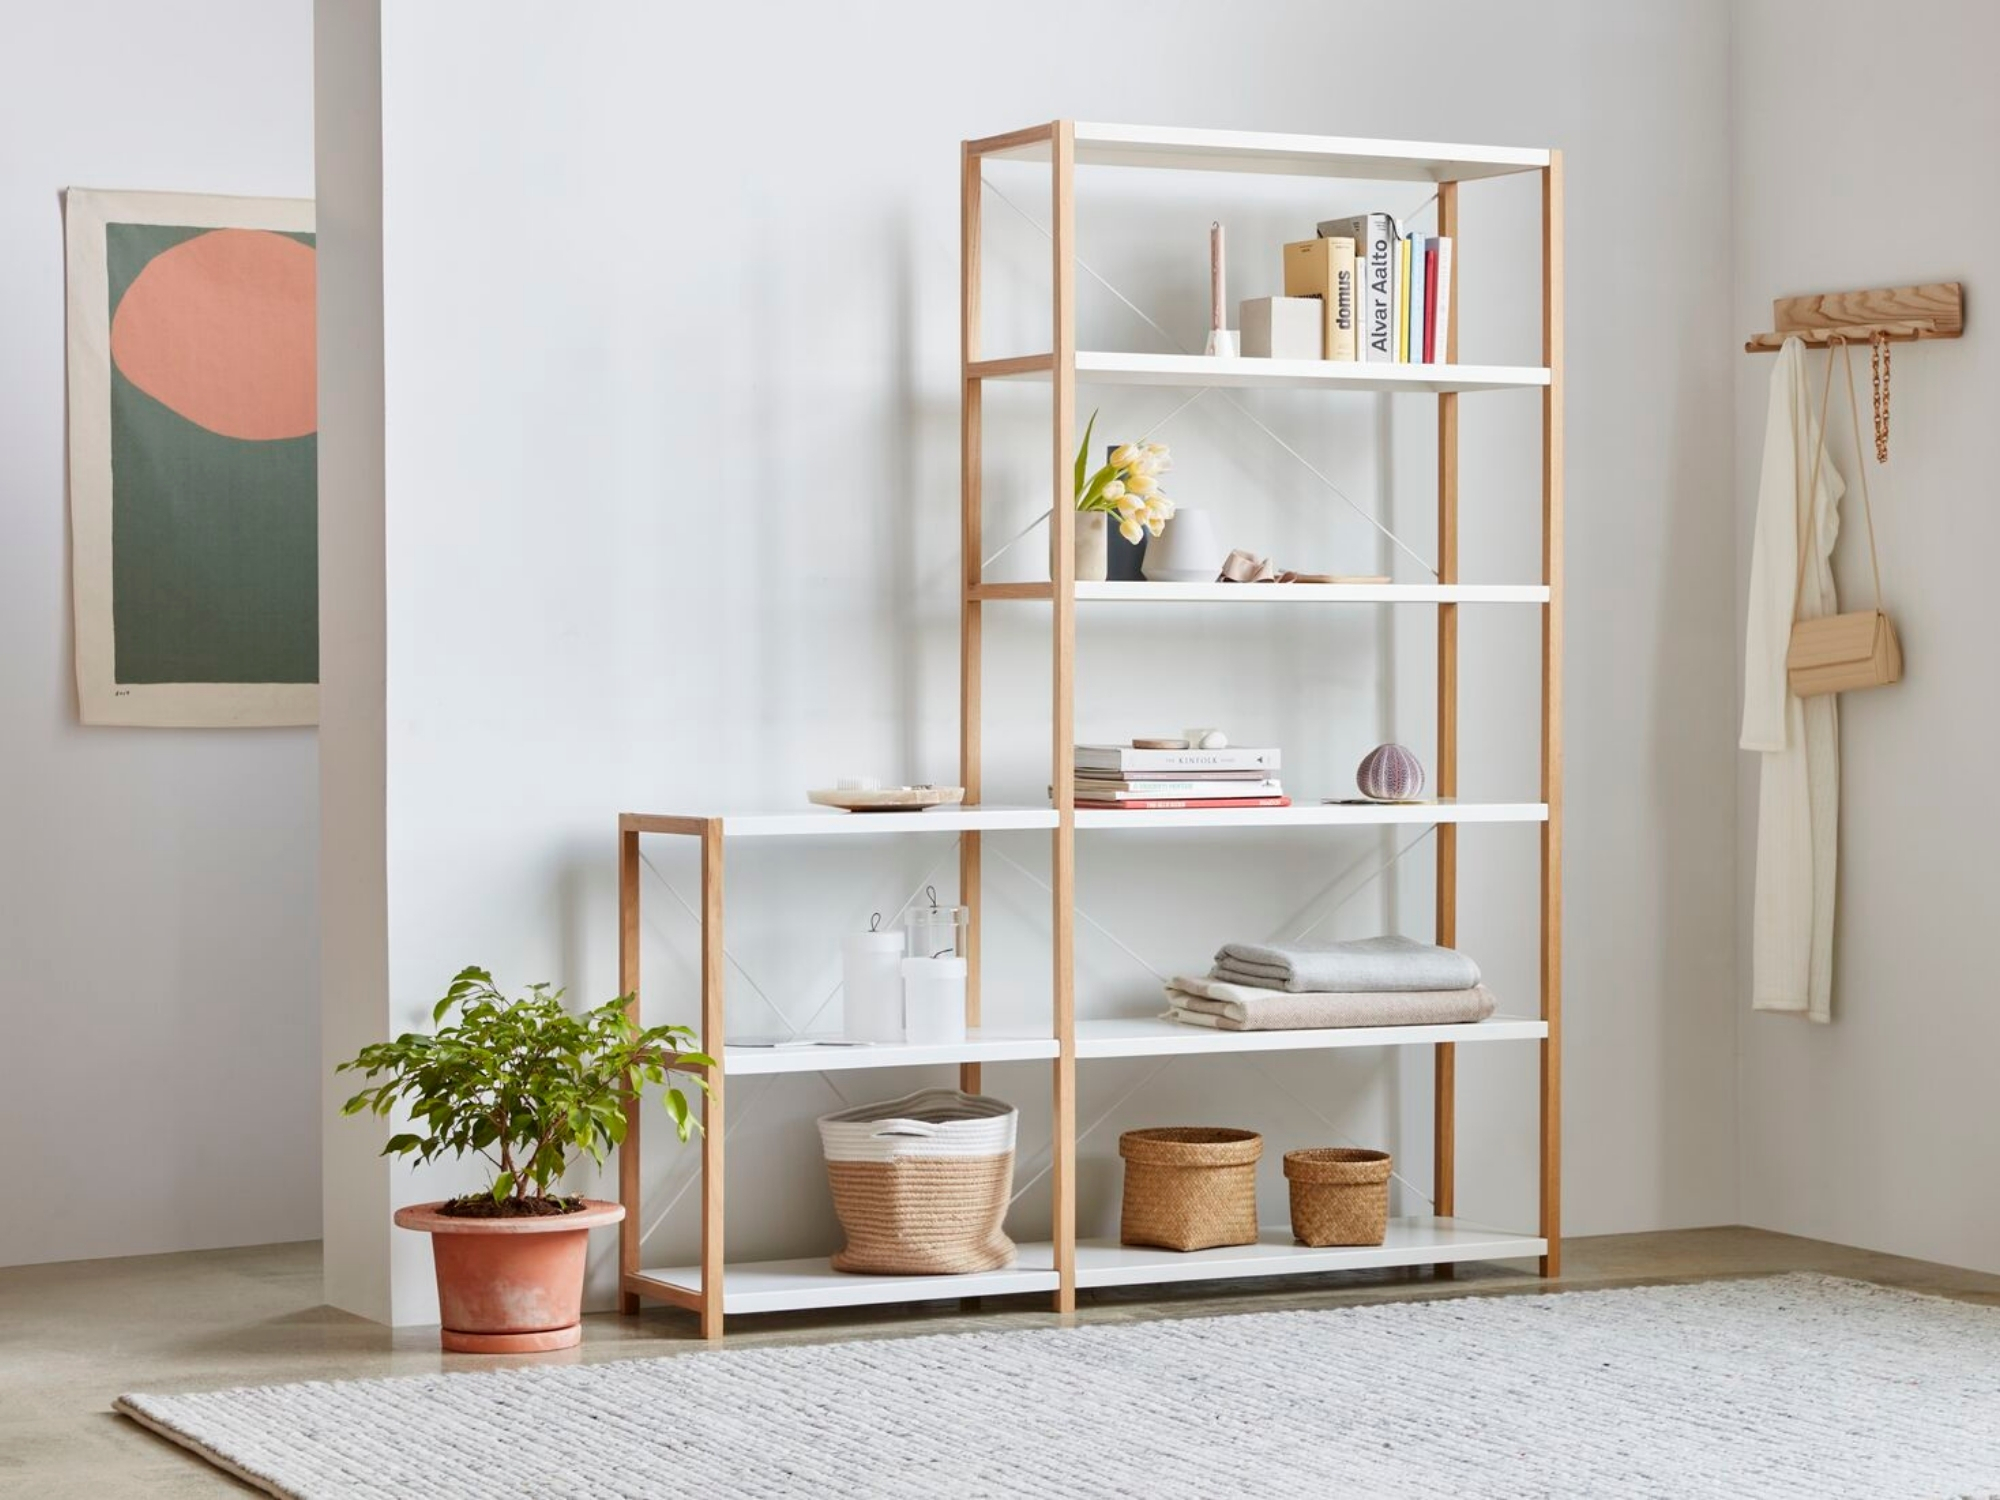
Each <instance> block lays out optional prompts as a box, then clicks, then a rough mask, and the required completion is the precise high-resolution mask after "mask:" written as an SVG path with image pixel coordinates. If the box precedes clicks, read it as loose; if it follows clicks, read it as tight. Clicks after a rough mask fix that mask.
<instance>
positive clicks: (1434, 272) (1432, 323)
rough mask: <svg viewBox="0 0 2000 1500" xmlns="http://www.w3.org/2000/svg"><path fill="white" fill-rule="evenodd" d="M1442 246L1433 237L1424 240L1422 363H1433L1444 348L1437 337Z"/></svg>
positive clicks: (1441, 341) (1442, 342)
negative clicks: (1439, 265) (1439, 267)
mask: <svg viewBox="0 0 2000 1500" xmlns="http://www.w3.org/2000/svg"><path fill="white" fill-rule="evenodd" d="M1442 256H1443V246H1442V245H1441V244H1440V242H1439V241H1438V239H1437V238H1435V237H1433V238H1431V239H1429V240H1426V241H1425V242H1424V363H1425V364H1427V365H1434V364H1436V363H1437V362H1438V354H1439V352H1440V351H1441V350H1442V349H1443V348H1444V341H1443V340H1441V339H1440V338H1439V337H1438V261H1439V260H1440V259H1441V258H1442Z"/></svg>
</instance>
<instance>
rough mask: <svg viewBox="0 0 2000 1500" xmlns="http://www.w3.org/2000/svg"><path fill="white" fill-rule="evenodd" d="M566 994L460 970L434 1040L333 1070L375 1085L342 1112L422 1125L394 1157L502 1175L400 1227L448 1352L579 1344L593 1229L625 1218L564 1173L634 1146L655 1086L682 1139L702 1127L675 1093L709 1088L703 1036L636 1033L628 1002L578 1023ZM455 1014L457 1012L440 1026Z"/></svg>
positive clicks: (580, 1016)
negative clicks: (422, 1246)
mask: <svg viewBox="0 0 2000 1500" xmlns="http://www.w3.org/2000/svg"><path fill="white" fill-rule="evenodd" d="M562 998H563V992H562V991H561V990H554V991H551V990H550V988H549V986H547V985H546V984H537V985H532V986H530V987H529V991H528V994H527V995H526V996H525V997H523V998H520V999H514V1000H510V999H508V998H507V996H505V995H503V994H502V993H501V992H500V991H499V990H498V989H496V988H495V987H494V984H493V976H492V975H491V974H489V973H487V972H486V970H484V969H479V968H469V969H464V970H461V971H460V973H459V975H458V977H457V978H455V979H454V980H452V982H451V988H450V989H449V990H448V991H446V993H445V996H444V998H443V999H442V1000H440V1001H438V1003H437V1006H436V1008H435V1009H434V1010H433V1011H432V1012H431V1023H432V1026H433V1027H434V1028H435V1030H434V1031H433V1033H432V1034H431V1035H429V1036H425V1035H422V1034H420V1033H417V1032H405V1033H404V1034H403V1035H402V1036H399V1037H397V1038H396V1039H395V1040H394V1041H392V1042H377V1043H376V1044H375V1045H373V1046H370V1047H364V1048H362V1049H361V1052H360V1054H359V1055H358V1056H356V1057H354V1058H353V1059H352V1060H350V1061H348V1062H344V1063H342V1064H341V1065H340V1066H339V1068H338V1069H337V1070H336V1071H338V1072H343V1073H345V1072H350V1071H352V1072H358V1073H360V1074H361V1075H362V1076H363V1077H364V1078H367V1079H370V1080H371V1082H370V1084H369V1086H368V1087H367V1088H365V1089H363V1090H361V1092H360V1093H358V1094H356V1095H355V1096H354V1097H353V1098H352V1099H349V1100H348V1101H347V1103H346V1105H345V1106H343V1108H342V1110H341V1113H343V1114H349V1115H354V1114H360V1113H363V1112H364V1111H366V1112H368V1113H371V1114H374V1115H377V1116H383V1115H387V1114H388V1113H389V1112H390V1111H391V1110H393V1109H396V1108H397V1107H398V1106H400V1107H402V1108H403V1110H404V1111H405V1112H406V1113H407V1114H408V1115H409V1116H410V1119H411V1122H412V1123H413V1124H415V1125H417V1126H418V1127H420V1130H418V1131H408V1132H402V1133H399V1134H396V1135H392V1136H390V1137H389V1140H388V1143H387V1144H386V1145H384V1146H383V1148H382V1154H383V1155H384V1156H411V1157H415V1158H416V1159H417V1160H418V1161H425V1162H428V1161H435V1160H437V1159H438V1158H440V1157H461V1156H468V1155H471V1156H479V1157H483V1158H485V1160H486V1161H487V1162H488V1163H490V1164H491V1166H492V1168H493V1180H492V1182H491V1183H490V1184H489V1185H488V1186H487V1188H486V1190H485V1191H483V1192H479V1193H471V1194H467V1195H466V1196H464V1197H460V1198H451V1199H446V1200H443V1201H440V1202H435V1203H416V1204H412V1205H410V1206H409V1207H407V1208H403V1209H399V1210H397V1213H396V1223H397V1224H399V1225H400V1226H402V1227H403V1228H405V1229H415V1230H424V1231H427V1232H428V1233H429V1234H430V1236H431V1250H432V1255H433V1258H434V1259H435V1261H436V1264H437V1281H438V1306H439V1310H440V1312H441V1314H442V1322H443V1325H444V1326H443V1343H444V1347H445V1348H447V1349H455V1350H464V1351H470V1352H474V1353H484V1354H498V1353H517V1352H521V1351H526V1350H537V1349H567V1348H569V1347H570V1346H571V1345H572V1344H575V1343H576V1342H577V1341H578V1340H579V1339H580V1338H581V1337H582V1327H581V1322H580V1319H581V1316H582V1305H583V1269H584V1253H585V1250H586V1248H587V1245H588V1241H589V1237H590V1231H591V1230H592V1229H593V1228H596V1227H597V1226H598V1225H600V1224H615V1223H617V1222H618V1221H619V1220H620V1219H622V1218H624V1217H625V1208H624V1205H623V1204H619V1203H606V1202H600V1201H598V1200H596V1199H590V1198H581V1197H575V1196H571V1195H567V1194H559V1193H557V1192H556V1191H555V1187H556V1183H557V1181H558V1179H560V1178H561V1176H562V1175H563V1172H564V1171H565V1170H566V1169H567V1168H568V1167H569V1166H570V1164H571V1163H572V1162H573V1161H575V1160H577V1159H578V1158H579V1157H580V1156H582V1155H585V1154H588V1155H589V1156H590V1157H591V1158H592V1159H593V1160H595V1161H596V1162H598V1163H599V1164H602V1163H603V1161H604V1158H605V1155H606V1153H607V1152H609V1151H610V1149H611V1148H612V1147H613V1146H616V1145H617V1144H618V1143H619V1142H621V1141H622V1140H624V1139H625V1130H626V1116H625V1107H626V1105H627V1104H628V1103H629V1102H630V1101H632V1100H634V1099H636V1098H638V1097H639V1095H640V1094H641V1092H642V1091H643V1090H644V1089H645V1088H646V1087H647V1086H648V1085H650V1084H660V1085H665V1086H666V1087H665V1093H664V1102H665V1104H666V1108H667V1112H668V1113H669V1114H670V1115H671V1116H672V1117H673V1121H674V1130H675V1133H676V1134H677V1135H679V1137H680V1138H681V1140H683V1141H685V1140H687V1139H688V1137H689V1135H690V1134H692V1133H693V1132H695V1131H697V1130H699V1129H701V1123H700V1121H699V1120H697V1119H696V1118H695V1116H694V1113H693V1111H692V1110H690V1109H689V1107H688V1099H687V1095H686V1093H685V1092H683V1091H682V1089H681V1088H679V1087H678V1086H676V1085H673V1084H669V1083H668V1079H669V1075H676V1074H684V1075H686V1076H688V1077H689V1078H691V1079H692V1080H693V1083H694V1085H695V1086H696V1087H697V1088H700V1089H703V1090H706V1089H707V1087H708V1084H707V1081H706V1080H705V1079H704V1078H702V1077H701V1070H703V1069H707V1068H711V1067H713V1066H714V1059H712V1058H710V1057H708V1056H706V1055H705V1054H703V1053H700V1052H697V1051H694V1050H692V1049H691V1048H690V1047H689V1046H688V1045H687V1044H689V1043H692V1042H694V1041H695V1040H696V1038H695V1034H694V1032H693V1031H691V1030H690V1029H689V1028H688V1027H685V1026H654V1027H650V1028H647V1029H644V1030H641V1029H640V1027H639V1026H638V1025H637V1024H636V1023H635V1022H634V1021H633V1020H632V1019H631V1018H630V1017H629V1016H627V1015H626V1014H625V1005H626V1003H627V1000H628V999H629V997H623V998H620V999H617V1000H613V1001H611V1002H609V1003H608V1004H605V1005H600V1006H598V1007H597V1008H596V1009H595V1010H587V1011H583V1012H580V1013H579V1012H574V1011H570V1010H566V1009H565V1008H564V1007H563V1003H562ZM454 1009H456V1010H457V1012H458V1015H457V1018H456V1019H455V1020H454V1021H453V1022H452V1023H451V1024H450V1025H445V1024H443V1023H444V1020H445V1016H446V1015H447V1014H448V1013H449V1012H451V1011H452V1010H454ZM378 1079H379V1080H380V1081H379V1082H374V1081H372V1080H378Z"/></svg>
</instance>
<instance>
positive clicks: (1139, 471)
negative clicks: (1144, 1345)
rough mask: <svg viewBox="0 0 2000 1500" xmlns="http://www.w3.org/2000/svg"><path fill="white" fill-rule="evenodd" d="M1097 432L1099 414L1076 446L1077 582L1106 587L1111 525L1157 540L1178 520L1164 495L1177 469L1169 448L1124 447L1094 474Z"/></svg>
mask: <svg viewBox="0 0 2000 1500" xmlns="http://www.w3.org/2000/svg"><path fill="white" fill-rule="evenodd" d="M1096 430H1097V413H1096V412H1092V413H1091V414H1090V420H1089V422H1087V423H1085V424H1084V429H1083V441H1082V442H1081V443H1079V444H1078V445H1077V449H1076V465H1075V487H1076V578H1077V581H1078V582H1079V583H1102V582H1103V581H1104V578H1105V574H1106V570H1107V568H1108V566H1109V564H1108V544H1109V541H1110V530H1111V524H1112V521H1113V520H1114V518H1115V520H1116V522H1117V526H1118V534H1119V535H1120V536H1121V537H1123V538H1124V539H1125V540H1126V541H1127V542H1133V543H1136V542H1137V541H1138V540H1139V539H1140V538H1141V537H1143V536H1144V535H1146V533H1147V532H1151V533H1152V534H1153V535H1154V536H1158V535H1159V534H1160V532H1161V531H1162V530H1163V529H1164V528H1165V527H1166V524H1167V522H1169V521H1171V520H1172V519H1173V516H1174V502H1173V501H1171V500H1169V499H1168V498H1167V497H1166V496H1165V495H1164V494H1162V493H1161V492H1160V486H1159V477H1160V475H1162V474H1164V473H1166V472H1167V470H1168V469H1170V468H1172V467H1173V459H1172V457H1171V456H1170V455H1169V454H1168V452H1167V445H1166V444H1165V443H1121V444H1119V445H1118V447H1116V448H1114V449H1112V450H1111V455H1110V459H1109V461H1108V462H1106V463H1105V464H1103V465H1102V466H1101V467H1100V468H1099V469H1098V470H1097V471H1096V472H1095V473H1091V472H1090V470H1089V463H1090V437H1091V434H1092V433H1093V432H1095V431H1096Z"/></svg>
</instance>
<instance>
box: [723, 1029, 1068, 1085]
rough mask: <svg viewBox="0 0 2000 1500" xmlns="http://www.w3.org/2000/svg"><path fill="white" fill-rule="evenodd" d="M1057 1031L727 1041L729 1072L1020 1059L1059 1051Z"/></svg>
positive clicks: (725, 1051)
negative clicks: (822, 1043) (821, 1042)
mask: <svg viewBox="0 0 2000 1500" xmlns="http://www.w3.org/2000/svg"><path fill="white" fill-rule="evenodd" d="M1061 1051H1062V1047H1061V1044H1060V1043H1058V1042H1057V1041H1056V1039H1055V1038H1054V1037H1052V1036H1045V1035H1038V1034H1035V1033H1032V1032H1028V1031H1010V1030H1008V1029H1006V1028H1004V1027H994V1026H987V1027H979V1028H976V1029H975V1030H974V1031H973V1032H972V1033H971V1034H970V1035H969V1036H968V1037H967V1038H966V1040H964V1041H962V1042H936V1043H930V1042H870V1043H867V1044H866V1045H864V1046H859V1047H724V1048H723V1052H722V1067H723V1073H724V1076H725V1077H730V1078H735V1077H739V1076H741V1075H744V1074H749V1073H835V1072H842V1071H845V1070H847V1069H851V1068H921V1067H929V1066H932V1065H934V1064H938V1063H991V1062H1020V1061H1024V1060H1032V1059H1035V1058H1049V1057H1055V1056H1057V1055H1058V1054H1059V1053H1060V1052H1061Z"/></svg>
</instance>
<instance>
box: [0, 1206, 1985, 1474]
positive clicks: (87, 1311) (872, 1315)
mask: <svg viewBox="0 0 2000 1500" xmlns="http://www.w3.org/2000/svg"><path fill="white" fill-rule="evenodd" d="M1563 1249H1564V1260H1565V1267H1566V1269H1565V1272H1564V1275H1563V1277H1562V1280H1561V1282H1560V1283H1559V1285H1560V1286H1562V1287H1564V1288H1580V1287H1596V1286H1627V1285H1632V1284H1635V1283H1659V1282H1671V1281H1691V1280H1702V1279H1706V1278H1713V1277H1727V1276H1756V1275H1768V1274H1772V1273H1776V1272H1783V1271H1805V1270H1809V1271H1822V1272H1826V1273H1828V1274H1831V1275H1836V1276H1852V1277H1855V1278H1857V1279H1860V1280H1865V1281H1873V1282H1878V1283H1881V1284H1883V1285H1887V1286H1899V1287H1908V1288H1911V1289H1914V1290H1917V1291H1925V1292H1935V1293H1941V1294H1943V1295H1946V1296H1952V1297H1958V1298H1962V1299H1964V1300H1967V1301H1976V1302H1984V1303H1988V1304H1991V1305H1994V1306H2000V1276H1986V1275H1981V1274H1979V1273H1977V1272H1972V1271H1959V1270H1953V1269H1951V1268H1949V1267H1945V1266H1937V1265H1931V1264H1929V1263H1927V1262H1924V1261H1915V1260H1904V1259H1901V1258H1899V1257H1897V1256H1890V1255H1877V1254H1873V1253H1871V1252H1868V1251H1863V1250H1851V1249H1847V1248H1845V1247H1842V1246H1839V1245H1829V1244H1823V1243H1820V1242H1818V1241H1814V1240H1802V1239H1794V1238H1791V1237H1789V1236H1786V1235H1778V1234H1769V1233H1766V1232H1764V1231H1762V1230H1756V1229H1697V1230H1682V1231H1675V1232H1669V1233H1660V1234H1634V1235H1608V1236H1604V1237H1601V1238H1596V1239H1573V1240H1569V1241H1566V1242H1565V1244H1564V1247H1563ZM1543 1285H1544V1284H1543V1283H1541V1282H1540V1281H1537V1280H1536V1279H1535V1278H1534V1277H1533V1276H1532V1275H1531V1274H1529V1273H1528V1269H1527V1268H1524V1267H1509V1266H1503V1265H1482V1266H1467V1267H1462V1268H1461V1270H1460V1274H1459V1276H1458V1278H1457V1279H1456V1280H1453V1281H1437V1280H1434V1279H1433V1278H1432V1277H1431V1276H1430V1275H1429V1274H1428V1273H1427V1272H1402V1271H1372V1272H1353V1273H1343V1274H1339V1275H1326V1276H1315V1277H1309V1278H1307V1277H1299V1278H1289V1279H1286V1280H1283V1281H1281V1282H1272V1281H1264V1282H1243V1283H1231V1284H1227V1285H1225V1284H1221V1283H1208V1284H1205V1285H1202V1286H1198V1287H1194V1288H1179V1289H1175V1288H1131V1289H1124V1290H1117V1291H1107V1292H1097V1293H1087V1294H1085V1295H1086V1299H1087V1300H1086V1303H1085V1306H1084V1307H1083V1308H1082V1309H1081V1310H1080V1311H1079V1312H1078V1313H1077V1315H1076V1321H1077V1322H1079V1323H1117V1322H1132V1321H1137V1320H1142V1319H1149V1318H1178V1317H1200V1316H1216V1315H1226V1314H1228V1313H1231V1312H1251V1311H1260V1312H1261V1311H1271V1310H1275V1309H1280V1308H1294V1307H1337V1306H1341V1305H1343V1304H1348V1303H1356V1302H1380V1301H1387V1300H1391V1299H1397V1298H1407V1297H1435V1296H1463V1295H1479V1294H1490V1293H1505V1292H1510V1291H1535V1290H1540V1289H1542V1288H1543ZM1041 1300H1042V1299H1040V1298H1034V1299H1027V1298H1020V1299H1008V1300H1006V1301H1000V1300H994V1301H992V1302H989V1303H988V1304H987V1306H986V1307H984V1308H981V1309H979V1310H977V1311H970V1310H967V1309H964V1308H962V1307H961V1306H960V1305H959V1304H957V1303H933V1304H930V1305H928V1306H926V1307H918V1308H858V1309H853V1310H850V1311H847V1312H842V1313H816V1314H804V1313H800V1314H783V1315H773V1316H770V1317H762V1318H743V1319H739V1320H737V1322H738V1325H739V1326H738V1330H736V1331H732V1332H731V1334H730V1337H729V1343H730V1346H731V1347H739V1346H742V1345H748V1344H757V1343H795V1344H797V1343H815V1342H829V1341H835V1340H842V1339H851V1338H885V1337H886V1338H893V1337H897V1336H899V1335H907V1334H916V1333H950V1332H955V1331H961V1330H964V1329H969V1328H976V1327H981V1326H985V1325H991V1324H993V1323H996V1322H1004V1323H1005V1325H1006V1326H1008V1327H1010V1328H1013V1327H1019V1328H1026V1327H1041V1326H1047V1325H1051V1324H1054V1323H1057V1322H1058V1321H1060V1320H1059V1319H1057V1318H1056V1316H1055V1315H1054V1314H1053V1313H1049V1312H1044V1311H1041V1310H1040V1309H1039V1308H1038V1307H1036V1305H1035V1304H1036V1303H1039V1302H1040V1301H1041ZM584 1340H585V1341H584V1345H583V1347H582V1348H581V1349H577V1350H570V1351H567V1352H565V1353H561V1354H553V1355H522V1356H514V1357H512V1358H498V1357H473V1356H465V1355H454V1356H451V1357H450V1358H449V1359H447V1358H446V1357H445V1356H444V1355H442V1354H441V1353H440V1352H439V1350H438V1347H437V1336H436V1333H435V1332H434V1331H433V1330H428V1329H417V1330H403V1331H401V1332H398V1331H394V1330H391V1329H387V1328H382V1327H380V1326H378V1325H376V1324H373V1323H368V1322H365V1321H363V1320H362V1319H360V1318H355V1317H351V1316H349V1315H348V1314H346V1313H341V1312H335V1311H334V1310H333V1309H331V1308H328V1307H325V1306H323V1305H321V1303H320V1259H319V1246H318V1244H317V1243H308V1244H298V1245H262V1246H256V1247H252V1248H249V1249H242V1250H211V1251H199V1252H193V1253H189V1254H184V1255H153V1256H142V1257H137V1258H134V1259H129V1260H99V1261H76V1262H70V1263H67V1264H60V1265H46V1266H22V1267H15V1268H12V1269H5V1270H0V1496H7V1497H15V1496H19V1497H21V1500H30V1497H32V1500H70V1497H84V1496H91V1497H96V1496H103V1495H145V1496H149V1497H152V1496H163V1497H178V1496H188V1495H228V1494H238V1495H241V1494H246V1493H250V1490H249V1487H248V1486H245V1485H242V1484H239V1483H238V1482H237V1481H235V1480H233V1479H230V1478H228V1477H227V1476H225V1475H223V1474H221V1473H219V1472H217V1471H215V1470H212V1469H210V1468H208V1467H207V1466H206V1465H205V1464H203V1463H202V1462H201V1461H200V1460H198V1459H196V1458H194V1457H193V1456H191V1455H189V1454H187V1453H185V1452H183V1451H182V1450H181V1449H179V1448H177V1447H175V1446H174V1445H172V1444H171V1443H168V1442H165V1441H163V1440H161V1439H159V1438H156V1437H153V1436H151V1435H150V1434H148V1433H146V1432H144V1431H141V1430H140V1429H139V1428H137V1427H135V1426H133V1425H132V1424H131V1423H129V1422H126V1421H125V1420H123V1419H122V1418H119V1417H116V1416H113V1415H112V1413H111V1411H110V1402H111V1400H112V1398H113V1397H114V1396H116V1395H118V1394H119V1393H120V1392H123V1391H135V1390H150V1391H189V1390H201V1389H213V1388H216V1387H220V1386H234V1385H258V1384H268V1383H272V1382H279V1381H294V1380H337V1379H349V1378H358V1377H366V1376H377V1375H415V1374H422V1373H426V1372H429V1371H434V1370H440V1369H451V1370H478V1369H491V1368H495V1367H498V1366H503V1365H507V1364H515V1363H531V1362H545V1363H570V1362H591V1361H596V1360H605V1359H628V1358H634V1357H643V1356H649V1355H651V1356H658V1355H675V1354H683V1353H689V1352H693V1351H695V1350H699V1349H701V1348H703V1347H705V1346H704V1345H703V1344H702V1343H701V1342H700V1341H699V1340H698V1339H697V1338H695V1336H694V1332H693V1319H692V1318H691V1317H690V1316H689V1315H688V1314H685V1313H679V1312H674V1311H671V1310H666V1309H660V1310H655V1311H648V1312H647V1313H646V1314H645V1315H644V1316H642V1317H640V1318H637V1319H626V1318H621V1317H619V1316H617V1315H616V1314H612V1313H604V1314H598V1315H594V1316H592V1317H591V1318H589V1319H588V1320H586V1326H585V1334H584Z"/></svg>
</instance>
